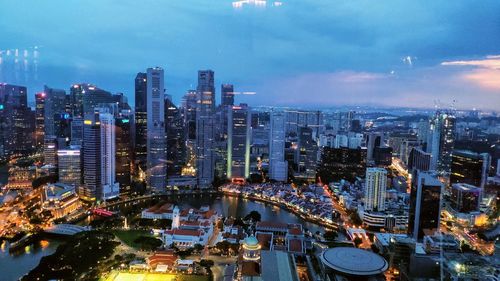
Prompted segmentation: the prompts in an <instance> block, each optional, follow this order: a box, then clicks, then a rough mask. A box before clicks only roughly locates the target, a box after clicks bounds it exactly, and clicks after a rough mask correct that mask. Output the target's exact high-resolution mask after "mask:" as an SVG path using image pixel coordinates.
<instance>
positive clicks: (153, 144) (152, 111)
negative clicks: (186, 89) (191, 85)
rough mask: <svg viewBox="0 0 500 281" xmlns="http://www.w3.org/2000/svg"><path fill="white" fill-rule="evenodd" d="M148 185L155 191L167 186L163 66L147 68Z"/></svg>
mask: <svg viewBox="0 0 500 281" xmlns="http://www.w3.org/2000/svg"><path fill="white" fill-rule="evenodd" d="M146 83H147V89H146V92H147V97H146V99H147V185H148V187H150V188H151V189H152V190H154V191H162V190H163V189H164V188H165V187H166V185H167V184H166V180H167V167H166V166H167V164H166V159H167V156H166V152H167V145H166V137H165V101H164V98H165V94H164V91H165V88H164V72H163V69H162V68H159V67H155V68H148V70H147V77H146Z"/></svg>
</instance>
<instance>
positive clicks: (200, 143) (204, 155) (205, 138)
mask: <svg viewBox="0 0 500 281" xmlns="http://www.w3.org/2000/svg"><path fill="white" fill-rule="evenodd" d="M196 102H197V106H196V174H197V179H198V185H199V186H200V187H207V186H210V185H211V184H212V181H213V180H214V173H215V151H214V150H215V140H214V136H215V128H214V125H215V124H214V123H215V120H214V113H215V87H214V72H213V71H212V70H200V71H198V87H197V89H196Z"/></svg>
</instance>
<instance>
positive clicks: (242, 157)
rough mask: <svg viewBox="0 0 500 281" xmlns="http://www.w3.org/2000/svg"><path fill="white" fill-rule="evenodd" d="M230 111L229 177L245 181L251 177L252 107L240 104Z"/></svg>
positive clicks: (228, 141)
mask: <svg viewBox="0 0 500 281" xmlns="http://www.w3.org/2000/svg"><path fill="white" fill-rule="evenodd" d="M228 113H229V114H228V121H227V122H228V139H227V178H228V179H231V180H240V181H245V179H247V178H248V177H250V138H251V126H250V119H251V118H250V109H249V108H248V106H247V105H246V104H240V105H239V106H232V107H231V109H230V110H229V112H228Z"/></svg>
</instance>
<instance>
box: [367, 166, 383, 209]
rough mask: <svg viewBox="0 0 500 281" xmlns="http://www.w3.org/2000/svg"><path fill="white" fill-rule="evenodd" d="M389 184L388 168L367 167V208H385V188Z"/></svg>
mask: <svg viewBox="0 0 500 281" xmlns="http://www.w3.org/2000/svg"><path fill="white" fill-rule="evenodd" d="M386 186H387V170H386V169H383V168H368V169H366V181H365V210H367V211H384V210H385V190H386Z"/></svg>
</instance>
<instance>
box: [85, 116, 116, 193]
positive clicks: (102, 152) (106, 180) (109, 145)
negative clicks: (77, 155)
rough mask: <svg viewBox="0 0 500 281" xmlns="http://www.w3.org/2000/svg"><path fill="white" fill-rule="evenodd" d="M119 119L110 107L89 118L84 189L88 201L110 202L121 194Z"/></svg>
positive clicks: (86, 134) (86, 128)
mask: <svg viewBox="0 0 500 281" xmlns="http://www.w3.org/2000/svg"><path fill="white" fill-rule="evenodd" d="M114 126H115V120H114V117H113V115H112V114H111V113H109V110H108V109H107V108H96V110H95V112H94V113H92V114H86V115H85V121H84V130H83V134H84V137H83V138H84V141H83V167H84V168H83V179H84V188H83V189H82V192H81V193H80V195H81V196H82V197H83V198H85V199H87V200H107V199H111V198H113V197H116V196H118V195H119V192H120V190H119V184H118V183H117V182H116V181H115V170H116V160H115V157H116V156H115V153H116V144H115V141H116V137H115V128H114Z"/></svg>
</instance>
